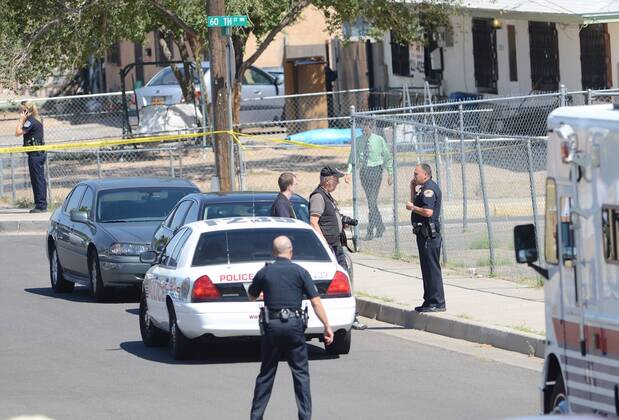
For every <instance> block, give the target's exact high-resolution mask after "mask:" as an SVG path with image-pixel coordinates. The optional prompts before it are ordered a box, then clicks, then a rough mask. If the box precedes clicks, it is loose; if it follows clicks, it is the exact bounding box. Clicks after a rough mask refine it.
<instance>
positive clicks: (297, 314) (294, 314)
mask: <svg viewBox="0 0 619 420" xmlns="http://www.w3.org/2000/svg"><path fill="white" fill-rule="evenodd" d="M282 311H288V316H289V317H291V318H301V317H302V316H303V313H302V312H301V310H300V309H289V308H283V309H277V310H270V309H269V318H279V314H280V313H281V312H282Z"/></svg>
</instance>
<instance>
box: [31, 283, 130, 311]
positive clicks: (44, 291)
mask: <svg viewBox="0 0 619 420" xmlns="http://www.w3.org/2000/svg"><path fill="white" fill-rule="evenodd" d="M24 291H25V292H28V293H32V294H35V295H39V296H44V297H49V298H54V299H63V300H67V301H69V302H91V303H97V302H95V301H94V298H93V297H92V295H91V294H90V289H89V288H88V287H83V286H77V285H76V286H75V289H73V292H70V293H56V292H54V291H53V290H52V288H51V287H31V288H28V289H24ZM139 298H140V294H139V290H138V291H136V290H133V289H129V288H116V289H112V290H111V292H110V293H109V296H108V297H107V298H106V299H105V301H103V302H101V303H103V304H108V303H132V302H137V301H139ZM136 314H137V309H136Z"/></svg>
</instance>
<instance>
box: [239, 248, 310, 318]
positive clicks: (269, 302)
mask: <svg viewBox="0 0 619 420" xmlns="http://www.w3.org/2000/svg"><path fill="white" fill-rule="evenodd" d="M261 292H264V301H265V304H266V307H267V308H269V310H271V311H277V310H280V309H284V308H288V309H301V302H302V300H303V294H304V293H305V295H307V297H308V299H312V298H315V297H317V296H318V290H317V289H316V285H315V284H314V281H313V280H312V276H310V273H309V272H308V271H307V270H306V269H304V268H303V267H301V266H300V265H298V264H295V263H293V262H291V261H290V260H289V259H287V258H277V259H276V260H275V262H274V263H273V264H269V265H267V266H265V267H263V268H261V269H260V271H258V272H257V273H256V275H255V276H254V279H253V281H252V283H251V286H249V294H250V295H252V296H259V295H260V293H261Z"/></svg>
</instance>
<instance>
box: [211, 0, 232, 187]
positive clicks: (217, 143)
mask: <svg viewBox="0 0 619 420" xmlns="http://www.w3.org/2000/svg"><path fill="white" fill-rule="evenodd" d="M207 12H208V15H209V16H222V15H225V14H226V7H225V4H224V0H207ZM208 43H209V51H210V56H211V60H210V70H211V108H212V110H213V130H214V131H225V130H228V129H229V127H232V121H229V113H228V107H229V106H230V104H229V101H230V98H229V97H228V89H229V86H231V83H232V80H231V79H230V76H229V73H228V70H227V68H226V66H227V64H228V63H227V62H226V48H227V45H226V37H225V36H224V34H223V28H218V27H209V28H208ZM213 137H214V150H215V168H216V170H217V177H218V178H219V190H220V191H231V190H232V181H233V180H232V179H230V169H229V168H230V154H229V147H228V141H232V139H231V136H229V135H228V134H215V135H213Z"/></svg>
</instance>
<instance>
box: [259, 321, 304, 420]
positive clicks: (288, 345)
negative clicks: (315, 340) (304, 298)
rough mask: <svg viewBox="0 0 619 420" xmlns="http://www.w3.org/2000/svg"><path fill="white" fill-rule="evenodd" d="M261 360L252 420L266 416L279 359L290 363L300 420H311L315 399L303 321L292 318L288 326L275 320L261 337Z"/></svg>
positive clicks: (287, 323) (286, 323) (287, 322)
mask: <svg viewBox="0 0 619 420" xmlns="http://www.w3.org/2000/svg"><path fill="white" fill-rule="evenodd" d="M261 358H262V364H261V366H260V374H258V377H257V378H256V388H255V389H254V400H253V402H252V406H251V417H250V418H251V420H258V419H262V417H263V416H264V410H265V409H266V408H267V404H268V403H269V398H270V397H271V391H272V390H273V382H274V381H275V373H276V372H277V364H278V363H279V359H280V358H284V359H285V360H286V361H287V362H288V366H290V370H291V371H292V379H293V381H294V394H295V397H296V400H297V408H298V410H299V419H311V418H312V396H311V393H310V377H309V364H308V361H307V345H306V344H305V333H304V330H303V321H302V320H301V318H289V319H288V321H286V322H282V321H280V320H279V319H272V320H271V322H270V323H269V325H268V327H267V329H266V331H265V334H264V335H263V336H262V350H261Z"/></svg>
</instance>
